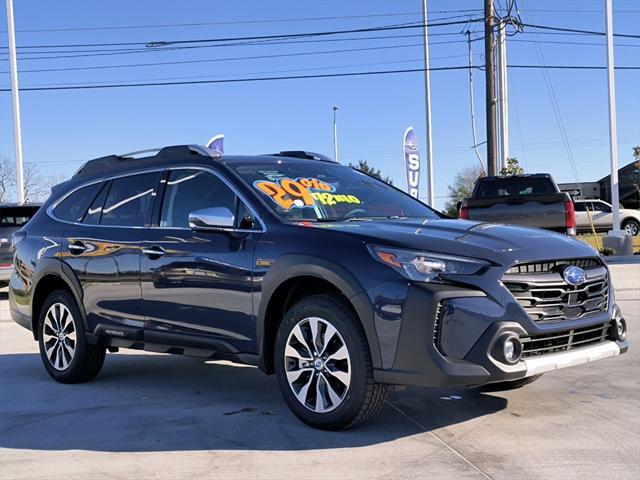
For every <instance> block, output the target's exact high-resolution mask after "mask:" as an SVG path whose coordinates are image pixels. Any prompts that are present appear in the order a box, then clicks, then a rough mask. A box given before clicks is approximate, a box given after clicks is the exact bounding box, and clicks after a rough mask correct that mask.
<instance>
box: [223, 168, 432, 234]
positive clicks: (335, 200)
mask: <svg viewBox="0 0 640 480" xmlns="http://www.w3.org/2000/svg"><path fill="white" fill-rule="evenodd" d="M230 166H231V167H232V168H233V169H234V170H235V171H236V172H237V173H238V174H239V175H240V176H241V177H242V178H243V179H244V180H245V181H246V182H247V183H249V184H250V185H252V186H253V188H254V189H255V190H256V192H257V193H258V195H260V196H262V197H263V198H264V199H265V200H266V203H267V204H268V205H269V206H270V207H271V208H272V209H273V210H275V211H276V212H277V213H278V214H279V215H280V216H282V217H284V218H286V219H287V220H309V221H340V220H356V219H369V218H407V217H410V218H440V217H439V215H438V214H436V213H435V212H434V211H433V210H431V209H430V208H429V207H427V206H426V205H425V204H423V203H421V202H419V201H418V200H415V199H413V198H412V197H410V196H409V195H405V194H403V193H402V192H400V191H399V190H397V189H395V188H394V187H392V186H390V185H388V184H386V183H384V182H382V181H380V180H376V179H374V178H371V177H369V176H368V175H365V174H364V173H362V172H359V171H357V170H354V169H352V168H351V167H346V166H343V165H339V164H332V163H328V162H327V163H322V162H312V161H309V162H308V163H304V162H300V161H291V162H288V161H286V160H281V161H278V162H277V163H275V162H274V163H268V164H267V163H257V164H237V165H233V164H232V165H230Z"/></svg>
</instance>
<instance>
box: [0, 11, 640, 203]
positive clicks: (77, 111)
mask: <svg viewBox="0 0 640 480" xmlns="http://www.w3.org/2000/svg"><path fill="white" fill-rule="evenodd" d="M0 3H2V4H3V5H2V8H0V31H1V33H0V45H1V46H2V51H0V72H1V73H0V87H1V88H7V87H9V85H10V83H9V82H10V79H9V74H8V62H7V61H6V58H7V55H6V52H7V49H6V45H7V39H6V32H5V25H6V17H5V6H4V2H0ZM14 3H15V16H16V29H17V30H18V32H17V43H18V46H19V47H20V46H33V45H63V44H86V43H102V42H103V43H111V42H128V41H141V42H149V41H162V40H179V39H193V38H218V37H238V36H254V35H271V34H283V33H284V34H286V33H299V32H310V31H326V30H343V29H353V28H360V27H370V26H380V25H389V24H399V23H406V22H415V21H420V19H421V16H420V13H419V12H420V10H421V0H411V1H407V0H402V1H399V0H396V1H393V2H392V1H377V0H367V1H364V0H357V1H356V0H352V1H348V2H347V1H334V0H326V1H304V2H303V1H264V0H263V1H257V0H253V1H239V0H236V1H229V0H224V1H223V0H218V1H204V0H200V1H199V0H182V1H180V2H176V1H169V0H155V1H151V0H136V1H134V2H132V1H126V0H103V1H81V0H68V1H53V0H51V1H45V0H14ZM498 3H504V2H498ZM613 3H614V10H615V13H614V29H615V31H616V32H620V33H630V34H636V35H637V34H640V5H639V3H638V2H637V0H614V2H613ZM518 4H519V7H520V9H521V11H522V15H523V19H524V21H525V22H528V23H536V24H545V25H552V26H562V27H571V28H582V29H589V30H598V31H603V30H604V12H603V8H604V0H596V1H591V0H565V1H562V2H557V1H545V0H519V2H518ZM480 8H482V1H480V0H460V1H452V0H430V2H429V9H430V11H431V12H433V13H431V14H430V17H429V18H430V21H431V22H436V21H439V20H440V19H443V18H449V19H450V17H456V18H454V19H453V20H459V19H466V18H476V17H478V15H479V14H480V12H479V11H469V12H466V10H470V9H480ZM459 10H465V12H459ZM365 16H366V17H365ZM318 17H334V18H330V19H322V20H318V19H317V18H318ZM344 17H350V18H344ZM354 17H361V18H354ZM309 18H316V19H315V20H308V19H309ZM294 19H298V20H294ZM299 19H307V20H299ZM265 20H268V21H265ZM270 20H287V21H270ZM255 21H258V22H255ZM232 22H233V23H232ZM238 22H241V23H238ZM248 22H251V23H248ZM184 23H209V25H199V26H195V25H192V26H189V27H184V26H182V27H167V26H165V27H160V28H150V27H145V28H135V29H134V28H126V29H123V28H119V29H113V28H111V27H124V26H140V25H143V26H149V25H167V24H184ZM211 23H217V24H215V25H212V24H211ZM96 27H97V29H94V28H96ZM104 27H109V28H104ZM463 28H466V27H465V26H463V25H452V26H449V27H438V28H435V27H434V28H432V29H431V33H432V34H433V35H432V37H431V57H432V62H431V65H432V66H433V67H438V66H449V65H466V62H467V58H466V55H467V45H466V41H465V36H464V35H463V34H462V33H461V30H462V29H463ZM470 28H471V30H472V31H478V30H479V29H480V26H479V24H471V25H470ZM52 29H55V30H56V31H51V30H52ZM61 29H62V30H64V31H60V30H61ZM70 29H75V30H70ZM87 29H89V30H87ZM29 30H31V31H29ZM33 30H40V31H33ZM42 30H48V31H42ZM528 32H531V30H529V31H528ZM528 32H525V33H522V34H519V35H517V36H515V37H513V38H510V39H509V41H508V59H509V63H512V64H533V65H539V64H540V62H541V61H543V62H545V63H546V64H547V65H560V64H563V65H605V62H606V50H605V47H604V38H603V37H596V36H582V35H555V34H554V35H551V34H547V33H540V34H539V35H535V34H534V33H528ZM418 34H419V31H418V30H398V31H395V32H382V33H380V32H376V33H371V34H367V35H362V34H360V35H345V36H342V37H335V38H336V39H337V38H341V39H344V38H346V37H349V38H354V37H357V38H358V39H357V40H340V41H337V40H332V41H325V42H315V43H298V44H288V45H257V46H256V45H253V46H233V47H218V48H197V49H189V50H178V51H173V52H170V51H164V52H163V51H150V52H144V53H138V54H128V55H110V56H97V57H79V58H59V59H48V60H47V59H40V60H35V59H33V60H30V59H28V57H38V56H40V57H41V56H53V55H46V54H29V55H26V54H24V52H26V51H27V49H24V48H23V49H19V59H18V61H19V68H20V70H21V74H20V82H21V86H22V87H28V86H36V85H54V84H71V83H80V84H84V83H113V82H129V81H133V82H144V81H151V80H158V79H175V78H185V77H195V78H194V79H196V80H197V79H207V78H211V79H214V78H246V77H252V76H270V75H291V74H293V75H295V74H303V75H305V74H313V73H337V72H356V71H366V70H393V69H408V68H419V67H420V66H421V55H422V49H421V46H420V37H419V36H417V35H418ZM436 34H437V35H436ZM391 35H393V36H399V37H398V38H382V39H380V38H379V39H371V38H368V39H366V40H365V39H362V38H366V37H373V36H387V37H388V36H391ZM479 35H481V33H476V34H474V37H477V36H479ZM332 38H333V37H332ZM535 41H537V42H539V43H538V44H537V45H538V47H537V48H538V50H537V49H536V43H535ZM552 42H559V43H552ZM566 42H576V43H577V42H580V43H592V44H589V45H584V44H582V45H575V44H567V43H566ZM616 43H617V44H618V46H617V47H616V49H615V55H616V64H617V65H635V66H637V65H640V40H638V39H625V38H617V39H616ZM396 46H397V48H396ZM374 47H393V48H383V49H378V50H361V51H352V52H343V53H330V54H328V53H322V54H314V52H324V51H328V50H332V51H333V50H345V49H351V50H353V49H363V48H374ZM101 48H107V47H101ZM120 48H121V47H120ZM83 49H84V47H77V48H74V49H70V50H83ZM473 49H474V62H475V63H481V62H482V61H483V59H482V42H481V41H478V42H474V44H473ZM48 50H52V51H57V52H60V51H61V50H64V49H62V48H61V47H55V48H49V49H45V48H42V47H40V48H38V49H34V51H40V52H43V51H48ZM291 53H299V54H301V55H296V56H289V57H276V58H267V59H251V60H234V61H216V62H202V63H192V64H179V65H160V66H146V67H129V68H110V69H99V70H76V71H55V72H28V71H27V70H33V69H56V68H78V67H91V66H106V65H124V64H137V63H150V62H171V61H185V60H220V59H224V58H229V57H246V56H261V55H278V54H291ZM56 55H60V54H59V53H58V54H56ZM543 75H544V74H543V71H542V70H528V69H511V70H510V72H509V80H510V84H509V88H510V119H511V128H510V154H511V155H512V156H516V157H518V159H519V160H520V161H521V163H523V164H524V165H525V167H526V169H527V171H529V172H550V173H552V174H553V175H554V176H555V177H556V179H557V180H558V181H559V182H562V181H565V182H570V181H575V178H574V175H573V173H572V169H571V167H570V163H569V159H568V157H569V153H568V152H567V147H566V146H565V144H564V143H563V139H562V136H561V133H560V129H559V126H558V123H557V120H556V117H555V115H554V111H553V109H552V103H551V97H550V92H549V89H548V86H547V85H546V83H545V81H544V76H543ZM549 77H550V79H551V88H552V90H553V93H554V94H555V98H556V100H557V103H558V107H559V112H560V116H561V119H562V122H563V124H564V127H565V129H566V132H567V138H568V140H569V149H570V153H571V155H572V156H573V158H574V159H575V162H576V165H577V169H578V172H579V176H580V180H581V181H589V180H597V179H599V178H601V177H602V176H604V175H606V174H607V173H608V168H609V154H608V122H607V90H606V88H607V87H606V72H605V71H598V70H594V71H584V70H562V71H558V70H551V71H549ZM474 82H475V99H476V102H475V103H476V105H475V107H476V116H477V129H478V137H479V139H480V141H483V140H484V139H485V133H484V108H483V102H484V78H483V72H480V71H475V72H474ZM431 83H432V103H433V110H432V116H433V143H434V173H435V176H434V179H435V195H436V197H437V198H436V207H438V208H441V207H442V206H443V204H444V202H445V200H446V192H447V188H446V187H447V185H448V184H449V183H450V181H451V180H452V178H453V176H454V175H455V174H456V172H457V171H459V170H460V169H462V168H464V167H467V166H471V165H474V163H477V160H476V158H475V156H474V155H473V152H472V150H471V148H470V146H471V145H472V138H471V129H470V115H469V80H468V73H467V71H466V70H459V71H442V72H432V74H431ZM616 88H617V96H618V101H617V109H618V136H619V149H620V163H621V164H625V163H628V162H629V161H631V160H632V157H631V148H632V146H633V145H636V144H638V143H640V71H638V70H635V71H617V72H616ZM423 92H424V90H423V75H422V74H421V73H405V74H397V75H384V76H375V77H351V78H332V79H313V80H286V81H273V82H260V83H250V82H249V83H234V84H209V85H187V86H164V87H151V88H129V89H124V88H123V89H106V90H77V91H73V90H72V91H44V92H23V93H22V95H21V102H22V127H23V145H24V157H25V161H27V162H31V163H35V164H37V165H38V167H39V168H40V169H41V170H42V171H43V173H45V174H55V175H61V176H69V175H71V174H72V173H73V171H75V169H76V168H77V167H78V166H79V165H80V164H81V163H82V162H83V161H84V160H86V159H89V158H93V157H97V156H102V155H106V154H110V153H118V152H119V153H122V152H127V151H132V150H137V149H140V148H145V147H153V146H161V145H168V144H178V143H204V142H205V141H206V140H207V139H208V138H209V137H211V136H212V135H213V134H215V133H221V132H223V133H224V134H225V136H226V139H225V148H226V151H227V153H230V154H243V153H247V154H256V153H265V152H274V151H279V150H283V149H294V148H295V149H298V148H303V149H307V150H312V151H319V152H325V153H328V154H331V153H332V124H331V122H332V106H333V105H338V106H339V107H340V110H339V112H338V113H339V117H338V118H339V146H340V160H341V161H342V162H356V161H357V160H359V159H366V160H368V161H369V163H370V164H372V165H374V166H375V167H377V168H380V169H382V170H383V171H384V172H385V173H388V174H389V175H391V177H392V178H393V179H394V181H395V183H396V184H397V185H400V186H404V183H405V180H404V166H403V160H402V155H401V143H402V135H403V132H404V130H405V129H406V127H407V126H409V125H413V126H414V128H415V129H416V132H417V135H418V142H419V144H420V149H421V151H422V152H424V143H425V134H424V103H423V99H424V96H423ZM0 155H2V156H4V157H7V158H9V159H11V160H13V158H14V146H13V130H12V117H11V100H10V95H9V94H8V93H0ZM482 155H483V158H484V157H485V151H484V148H483V149H482ZM421 183H422V185H421V189H422V191H421V194H422V195H426V190H425V188H426V186H425V185H426V178H425V176H424V175H423V177H422V181H421Z"/></svg>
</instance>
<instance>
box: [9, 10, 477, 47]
mask: <svg viewBox="0 0 640 480" xmlns="http://www.w3.org/2000/svg"><path fill="white" fill-rule="evenodd" d="M479 21H482V19H481V18H475V19H467V20H452V21H447V22H433V23H429V24H428V26H429V27H445V26H450V25H461V24H467V23H473V22H479ZM412 28H424V24H423V23H422V22H419V23H418V22H412V23H406V24H398V25H381V26H378V27H364V28H352V29H348V30H329V31H319V32H300V33H285V34H275V35H256V36H243V37H218V38H192V39H187V40H154V41H137V42H108V43H75V44H73V43H72V44H54V45H21V46H20V47H19V48H22V49H26V48H80V47H125V46H130V47H131V46H146V47H150V48H153V47H166V46H169V45H186V44H193V43H222V42H238V41H247V40H251V41H253V40H283V39H287V38H309V37H324V36H332V35H344V34H349V33H368V32H380V31H394V30H407V29H412ZM0 48H6V47H4V46H3V47H0Z"/></svg>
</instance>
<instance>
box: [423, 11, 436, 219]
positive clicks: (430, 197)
mask: <svg viewBox="0 0 640 480" xmlns="http://www.w3.org/2000/svg"><path fill="white" fill-rule="evenodd" d="M427 19H428V15H427V0H422V23H423V34H424V37H423V45H424V98H425V120H426V128H427V203H428V204H429V205H430V206H431V207H434V206H435V197H434V192H433V146H432V143H431V80H430V79H429V31H428V26H427V25H428V23H427V22H428V20H427ZM434 208H435V207H434Z"/></svg>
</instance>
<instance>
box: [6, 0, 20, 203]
mask: <svg viewBox="0 0 640 480" xmlns="http://www.w3.org/2000/svg"><path fill="white" fill-rule="evenodd" d="M6 2H7V34H8V36H9V67H10V70H11V97H12V99H13V142H14V145H15V151H16V186H17V187H16V189H17V191H18V203H19V204H23V203H24V170H23V164H22V132H21V130H20V96H19V87H18V62H17V60H16V30H15V25H14V21H13V0H6Z"/></svg>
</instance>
